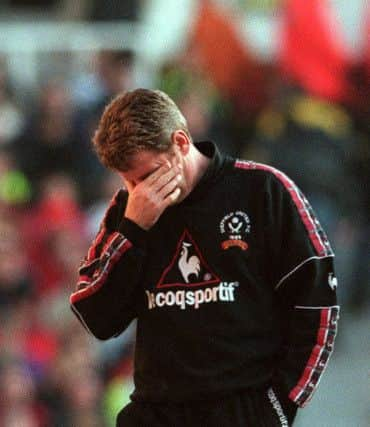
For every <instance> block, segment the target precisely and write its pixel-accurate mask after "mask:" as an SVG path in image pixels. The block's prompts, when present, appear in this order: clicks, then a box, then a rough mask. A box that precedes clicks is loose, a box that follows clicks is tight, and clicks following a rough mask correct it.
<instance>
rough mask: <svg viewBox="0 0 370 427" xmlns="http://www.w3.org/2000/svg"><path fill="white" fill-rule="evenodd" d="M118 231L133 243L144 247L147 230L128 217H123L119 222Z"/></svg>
mask: <svg viewBox="0 0 370 427" xmlns="http://www.w3.org/2000/svg"><path fill="white" fill-rule="evenodd" d="M118 231H119V232H120V233H121V234H123V235H124V236H125V237H126V238H127V239H128V240H129V241H130V242H131V243H132V244H133V245H135V246H138V247H141V248H143V249H144V248H145V246H146V240H147V233H148V232H147V230H145V229H144V228H143V227H141V226H140V225H139V224H137V223H136V222H135V221H133V220H132V219H130V218H127V217H123V219H122V221H121V222H120V224H119V227H118Z"/></svg>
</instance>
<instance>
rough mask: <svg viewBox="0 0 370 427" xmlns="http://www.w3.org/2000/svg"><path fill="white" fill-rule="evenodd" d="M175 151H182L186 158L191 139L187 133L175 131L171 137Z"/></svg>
mask: <svg viewBox="0 0 370 427" xmlns="http://www.w3.org/2000/svg"><path fill="white" fill-rule="evenodd" d="M171 140H172V143H173V146H174V149H175V150H176V149H177V150H180V152H181V154H182V155H183V156H186V155H187V154H188V152H189V150H190V144H191V142H190V138H189V136H188V135H187V133H186V132H184V131H183V130H181V129H178V130H175V132H173V133H172V135H171Z"/></svg>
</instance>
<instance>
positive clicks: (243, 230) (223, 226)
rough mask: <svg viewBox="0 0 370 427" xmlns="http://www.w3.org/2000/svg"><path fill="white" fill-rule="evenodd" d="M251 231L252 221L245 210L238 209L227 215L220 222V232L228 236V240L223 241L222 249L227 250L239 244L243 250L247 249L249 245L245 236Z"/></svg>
mask: <svg viewBox="0 0 370 427" xmlns="http://www.w3.org/2000/svg"><path fill="white" fill-rule="evenodd" d="M250 231H251V222H250V219H249V216H248V215H247V214H246V213H245V212H242V211H236V212H230V213H229V214H227V215H225V216H224V217H223V218H222V220H221V222H220V232H221V234H222V235H225V237H227V240H224V241H223V242H222V243H221V247H222V249H224V250H227V249H229V248H230V247H232V246H237V247H239V248H240V249H242V250H243V251H245V250H247V249H248V247H249V245H248V243H247V242H246V241H245V240H244V238H245V235H246V234H249V233H250Z"/></svg>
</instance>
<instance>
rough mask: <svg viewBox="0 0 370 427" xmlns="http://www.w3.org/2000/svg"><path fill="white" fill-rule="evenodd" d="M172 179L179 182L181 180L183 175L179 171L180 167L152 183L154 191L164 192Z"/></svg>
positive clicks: (172, 169)
mask: <svg viewBox="0 0 370 427" xmlns="http://www.w3.org/2000/svg"><path fill="white" fill-rule="evenodd" d="M172 181H175V182H177V183H178V182H180V181H181V175H180V174H179V173H178V169H177V168H174V167H172V168H171V169H170V170H169V171H168V172H166V173H164V174H163V175H162V176H161V177H160V178H158V179H157V181H156V182H155V183H154V184H153V185H152V189H153V191H156V192H158V193H162V190H163V189H164V188H165V187H166V186H167V185H168V184H169V183H170V182H172ZM167 194H168V193H167ZM164 196H166V194H164Z"/></svg>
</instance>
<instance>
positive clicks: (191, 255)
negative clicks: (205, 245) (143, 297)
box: [157, 230, 220, 288]
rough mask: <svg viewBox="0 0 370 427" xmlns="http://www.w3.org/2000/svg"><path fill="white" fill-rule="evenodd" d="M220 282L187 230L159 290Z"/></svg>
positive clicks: (164, 274) (159, 285)
mask: <svg viewBox="0 0 370 427" xmlns="http://www.w3.org/2000/svg"><path fill="white" fill-rule="evenodd" d="M219 282H220V279H219V278H218V277H217V276H216V275H215V274H214V273H213V272H212V271H211V269H210V268H209V267H208V265H207V263H206V261H205V260H204V258H203V256H202V254H201V252H200V249H199V248H198V246H197V244H196V243H195V241H194V239H193V238H192V236H191V235H190V233H189V232H188V231H187V230H185V231H184V233H183V234H182V236H181V238H180V240H179V242H178V244H177V247H176V251H175V254H174V256H173V258H172V260H171V262H170V264H169V265H168V266H167V268H166V269H165V270H164V272H163V274H162V277H161V278H160V280H159V282H158V284H157V288H165V287H173V286H191V287H193V286H204V285H209V284H216V283H219Z"/></svg>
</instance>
